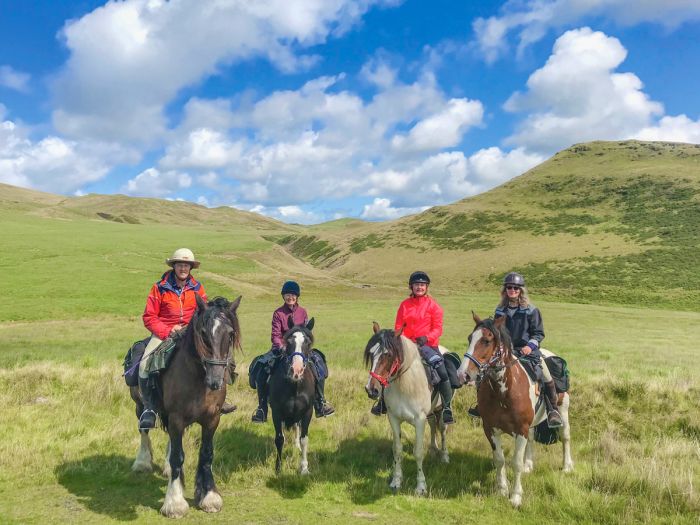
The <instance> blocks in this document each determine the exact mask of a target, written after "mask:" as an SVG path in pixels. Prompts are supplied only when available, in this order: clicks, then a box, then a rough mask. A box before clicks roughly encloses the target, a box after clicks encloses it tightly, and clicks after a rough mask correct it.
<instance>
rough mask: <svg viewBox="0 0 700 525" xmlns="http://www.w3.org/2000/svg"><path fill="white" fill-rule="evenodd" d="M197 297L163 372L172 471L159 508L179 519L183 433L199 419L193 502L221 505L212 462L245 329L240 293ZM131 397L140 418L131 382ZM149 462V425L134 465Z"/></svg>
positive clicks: (147, 466)
mask: <svg viewBox="0 0 700 525" xmlns="http://www.w3.org/2000/svg"><path fill="white" fill-rule="evenodd" d="M196 298H197V309H196V311H195V313H194V315H193V316H192V319H191V321H190V323H189V324H188V325H187V328H186V329H185V332H184V335H183V336H182V337H181V338H180V339H179V341H178V342H177V345H176V347H175V350H173V352H174V353H173V356H172V358H171V361H170V364H169V365H168V368H167V369H165V370H164V371H163V372H162V373H161V376H160V385H159V386H160V391H161V392H162V402H161V403H160V406H159V407H158V414H159V416H160V419H161V421H162V423H163V427H164V428H165V429H166V430H167V432H168V435H169V437H170V443H169V445H168V461H167V463H166V468H165V469H164V472H165V473H166V474H167V473H168V471H169V478H170V481H169V483H168V491H167V492H166V494H165V501H164V503H163V506H162V507H161V509H160V511H161V513H162V514H163V515H165V516H167V517H169V518H180V517H182V516H184V515H185V514H186V513H187V510H188V509H189V505H188V504H187V501H186V500H185V498H184V495H183V491H184V477H183V475H184V474H183V469H182V464H183V462H184V459H185V454H184V451H183V448H182V435H183V433H184V431H185V428H187V427H188V426H189V425H191V424H192V423H199V424H200V425H201V427H202V443H201V445H200V448H199V464H198V466H197V476H196V481H195V498H194V499H195V502H196V504H197V506H198V507H199V508H201V509H202V510H204V511H206V512H218V511H220V510H221V507H222V505H223V501H222V499H221V495H220V494H219V492H218V489H217V488H216V483H215V482H214V476H213V475H212V471H211V464H212V461H213V458H214V433H215V432H216V428H217V427H218V425H219V416H220V412H219V410H220V408H221V405H222V403H223V402H224V399H225V397H226V374H227V373H228V364H229V362H231V361H232V359H233V358H232V355H231V351H232V349H234V348H239V349H240V337H241V331H240V326H239V324H238V317H237V315H236V310H237V308H238V305H239V304H240V302H241V297H238V298H237V299H236V300H235V301H233V302H232V303H230V302H229V301H227V300H226V299H224V298H223V297H217V298H215V299H214V300H212V301H210V302H209V303H208V304H207V303H205V302H204V300H202V299H201V298H200V297H199V296H198V295H197V296H196ZM131 397H132V398H133V400H134V401H135V402H136V416H137V417H139V416H140V415H141V412H142V411H143V404H142V403H141V396H140V393H139V388H138V387H131ZM151 462H152V452H151V442H150V438H149V436H148V430H142V431H141V449H140V450H139V454H138V456H137V458H136V461H135V462H134V466H133V467H132V468H133V469H134V470H151V468H152V467H151ZM168 467H169V468H168Z"/></svg>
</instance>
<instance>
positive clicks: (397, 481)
mask: <svg viewBox="0 0 700 525" xmlns="http://www.w3.org/2000/svg"><path fill="white" fill-rule="evenodd" d="M372 328H373V330H374V335H373V336H372V337H371V338H370V340H369V341H368V342H367V346H366V347H365V354H364V358H365V364H366V365H368V366H369V367H370V371H369V376H370V377H369V381H368V382H367V385H366V386H365V391H366V392H367V395H368V396H369V397H370V398H372V399H377V398H378V397H379V394H380V389H383V390H384V403H385V404H386V408H387V415H388V416H389V423H390V424H391V429H392V431H393V434H394V473H393V475H392V480H391V484H390V485H389V486H390V487H391V489H392V490H394V491H398V490H399V489H400V488H401V482H402V480H403V471H402V470H401V460H402V457H403V445H402V444H401V423H402V422H404V421H406V422H408V423H410V424H411V425H413V426H414V427H415V428H416V443H415V446H414V447H413V455H414V457H415V458H416V467H417V471H418V472H417V482H416V495H418V496H422V495H424V494H426V492H427V488H426V484H425V474H423V435H424V433H425V424H426V421H427V422H429V424H430V431H431V432H430V434H431V437H430V441H431V448H432V449H434V450H437V433H436V427H437V428H439V430H440V435H441V438H442V440H441V447H440V456H441V459H442V461H443V462H444V463H448V462H449V461H450V456H449V454H448V453H447V443H446V434H445V432H446V425H445V423H443V421H442V406H441V404H440V396H438V395H435V396H433V395H432V394H431V390H430V386H429V385H428V378H427V376H426V374H425V368H424V367H423V361H422V360H421V357H420V354H419V353H418V347H417V346H416V344H415V343H414V342H413V341H411V340H410V339H408V338H406V337H403V336H402V335H401V332H402V330H399V331H398V332H394V331H393V330H386V329H384V330H382V329H380V327H379V324H377V323H373V325H372Z"/></svg>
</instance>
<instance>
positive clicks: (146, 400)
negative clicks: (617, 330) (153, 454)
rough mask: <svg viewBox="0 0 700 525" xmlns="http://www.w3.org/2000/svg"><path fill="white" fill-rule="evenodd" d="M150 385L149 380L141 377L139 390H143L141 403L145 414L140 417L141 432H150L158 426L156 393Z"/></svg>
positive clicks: (142, 413)
mask: <svg viewBox="0 0 700 525" xmlns="http://www.w3.org/2000/svg"><path fill="white" fill-rule="evenodd" d="M148 383H149V381H148V378H146V379H144V378H143V377H139V390H141V402H142V403H143V412H141V416H140V417H139V430H150V429H152V428H155V426H156V411H155V408H156V400H155V399H154V396H155V392H154V391H153V388H151V385H149V384H148Z"/></svg>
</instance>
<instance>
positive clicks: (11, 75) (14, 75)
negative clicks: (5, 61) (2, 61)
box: [0, 65, 31, 92]
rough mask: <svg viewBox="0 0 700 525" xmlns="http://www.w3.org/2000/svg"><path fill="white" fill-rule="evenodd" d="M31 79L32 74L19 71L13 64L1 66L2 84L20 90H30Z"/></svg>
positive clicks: (0, 79)
mask: <svg viewBox="0 0 700 525" xmlns="http://www.w3.org/2000/svg"><path fill="white" fill-rule="evenodd" d="M30 79H31V76H30V75H29V74H27V73H23V72H21V71H17V70H15V69H13V68H12V67H11V66H7V65H5V66H0V86H5V87H6V88H10V89H14V90H15V91H19V92H26V91H29V80H30Z"/></svg>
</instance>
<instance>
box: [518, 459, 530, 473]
mask: <svg viewBox="0 0 700 525" xmlns="http://www.w3.org/2000/svg"><path fill="white" fill-rule="evenodd" d="M532 469H533V464H532V461H529V460H528V461H525V462H524V463H523V469H522V470H521V472H522V473H523V474H529V473H530V472H532Z"/></svg>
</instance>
